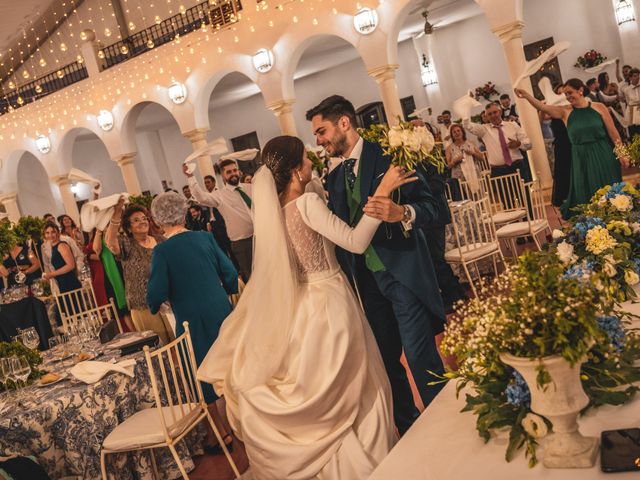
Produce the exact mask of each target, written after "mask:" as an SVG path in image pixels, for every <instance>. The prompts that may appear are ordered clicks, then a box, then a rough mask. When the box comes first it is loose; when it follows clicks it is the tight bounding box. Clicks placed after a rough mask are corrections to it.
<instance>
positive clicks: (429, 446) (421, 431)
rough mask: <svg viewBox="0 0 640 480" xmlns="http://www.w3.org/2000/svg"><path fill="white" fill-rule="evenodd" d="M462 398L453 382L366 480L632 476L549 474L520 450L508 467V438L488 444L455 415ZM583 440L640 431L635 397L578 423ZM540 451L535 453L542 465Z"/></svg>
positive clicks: (468, 420) (620, 478)
mask: <svg viewBox="0 0 640 480" xmlns="http://www.w3.org/2000/svg"><path fill="white" fill-rule="evenodd" d="M625 310H627V311H632V312H633V313H635V314H636V315H640V303H639V304H633V305H632V304H629V303H628V304H627V305H625ZM463 406H464V394H462V395H461V396H460V398H459V399H456V396H455V383H453V382H449V384H448V385H447V386H446V387H445V388H444V389H443V390H442V391H441V392H440V394H439V395H438V396H437V397H436V398H435V400H434V401H433V402H432V403H431V405H429V407H428V408H427V409H426V410H425V411H424V412H423V413H422V415H421V416H420V418H418V420H417V421H416V423H415V424H414V425H413V427H411V429H410V430H409V431H408V432H407V433H406V434H405V435H404V437H402V439H401V440H400V442H398V444H397V445H396V446H395V447H394V448H393V450H392V451H391V453H389V455H388V456H387V458H385V459H384V460H383V462H382V463H381V464H380V465H379V466H378V468H377V469H376V470H375V471H374V472H373V475H372V476H371V477H369V480H390V479H402V480H458V479H469V480H484V479H486V480H526V479H544V480H573V479H576V480H594V479H602V480H605V479H606V480H629V479H632V478H633V479H638V478H639V477H638V473H637V472H629V473H618V474H615V475H611V474H605V473H603V472H602V471H601V470H600V459H599V457H598V462H597V463H596V466H595V467H593V468H591V469H572V470H551V469H546V468H544V467H543V466H542V463H539V464H538V465H537V466H536V467H535V468H532V469H530V468H528V467H527V460H526V459H525V457H524V451H522V450H521V451H520V452H519V453H518V454H517V455H516V457H515V458H514V459H513V460H512V461H511V463H507V462H506V461H505V459H504V454H505V451H506V448H507V440H508V438H507V436H506V435H504V436H502V437H499V438H494V439H491V441H490V442H489V443H487V444H485V443H484V441H483V440H482V439H481V438H480V436H479V435H478V432H477V431H476V428H475V422H476V416H475V415H473V414H472V413H468V412H467V413H460V410H461V409H462V407H463ZM579 423H580V431H581V432H582V434H583V435H589V436H597V437H600V433H601V432H602V431H603V430H615V429H618V428H629V427H638V426H640V396H637V397H636V398H635V399H634V400H633V401H632V402H631V403H629V404H627V405H625V406H622V407H610V406H604V407H600V408H597V409H591V410H590V411H589V412H588V413H587V414H586V415H585V416H584V417H582V418H580V419H579ZM543 455H544V449H543V448H539V449H538V458H539V459H540V460H541V459H542V456H543Z"/></svg>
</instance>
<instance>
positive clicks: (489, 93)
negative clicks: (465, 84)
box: [475, 82, 500, 100]
mask: <svg viewBox="0 0 640 480" xmlns="http://www.w3.org/2000/svg"><path fill="white" fill-rule="evenodd" d="M498 95H500V92H498V91H497V90H496V86H495V85H494V84H493V83H492V82H487V83H485V84H484V85H483V86H481V87H477V88H476V90H475V97H476V100H480V99H481V98H484V99H485V100H491V97H494V96H496V97H497V96H498Z"/></svg>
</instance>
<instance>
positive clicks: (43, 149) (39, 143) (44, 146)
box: [36, 135, 51, 153]
mask: <svg viewBox="0 0 640 480" xmlns="http://www.w3.org/2000/svg"><path fill="white" fill-rule="evenodd" d="M36 148H37V149H38V151H39V152H40V153H49V152H50V151H51V141H50V140H49V137H45V136H44V135H38V136H37V137H36Z"/></svg>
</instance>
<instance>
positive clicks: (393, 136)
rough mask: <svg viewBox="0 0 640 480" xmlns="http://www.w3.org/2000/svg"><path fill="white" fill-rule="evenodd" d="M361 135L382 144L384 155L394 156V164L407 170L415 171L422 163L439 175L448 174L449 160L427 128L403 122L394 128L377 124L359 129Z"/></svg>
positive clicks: (392, 159)
mask: <svg viewBox="0 0 640 480" xmlns="http://www.w3.org/2000/svg"><path fill="white" fill-rule="evenodd" d="M358 133H359V134H360V135H361V136H362V137H363V138H364V139H365V140H367V141H370V142H375V143H378V144H380V146H381V147H382V149H383V151H384V154H385V155H390V156H391V162H392V163H393V164H394V165H397V166H400V167H403V168H404V169H405V170H413V169H415V167H416V166H417V165H418V164H420V163H428V164H432V165H433V166H435V167H436V168H437V169H438V171H439V172H442V171H444V167H445V160H444V157H443V156H442V152H441V149H440V148H439V145H438V144H436V141H435V139H434V138H433V135H432V134H431V132H430V131H429V130H428V129H427V128H426V127H424V126H418V125H414V124H413V123H410V122H403V121H400V123H399V125H396V126H393V127H389V126H388V125H384V124H374V125H371V126H370V127H369V128H368V129H364V128H360V129H358ZM436 147H438V148H436Z"/></svg>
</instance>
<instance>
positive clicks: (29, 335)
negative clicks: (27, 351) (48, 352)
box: [22, 327, 40, 349]
mask: <svg viewBox="0 0 640 480" xmlns="http://www.w3.org/2000/svg"><path fill="white" fill-rule="evenodd" d="M22 343H24V344H25V345H26V346H27V348H31V349H36V348H38V345H40V337H39V336H38V332H37V331H36V329H35V328H33V327H29V328H27V329H26V330H24V331H23V332H22Z"/></svg>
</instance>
